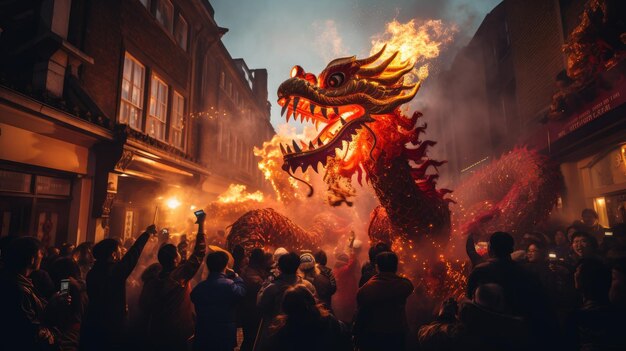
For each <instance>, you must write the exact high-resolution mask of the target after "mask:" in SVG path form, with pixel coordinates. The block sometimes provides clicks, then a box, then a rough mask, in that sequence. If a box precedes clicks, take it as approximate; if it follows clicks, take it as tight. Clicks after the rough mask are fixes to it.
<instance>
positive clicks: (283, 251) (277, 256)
mask: <svg viewBox="0 0 626 351" xmlns="http://www.w3.org/2000/svg"><path fill="white" fill-rule="evenodd" d="M288 253H289V251H287V249H285V248H284V247H279V248H277V249H276V250H275V251H274V257H273V258H274V263H278V259H280V257H281V256H282V255H286V254H288Z"/></svg>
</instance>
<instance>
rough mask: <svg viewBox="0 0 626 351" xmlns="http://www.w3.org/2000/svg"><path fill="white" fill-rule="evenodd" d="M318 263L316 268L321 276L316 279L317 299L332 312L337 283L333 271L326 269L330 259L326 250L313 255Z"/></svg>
mask: <svg viewBox="0 0 626 351" xmlns="http://www.w3.org/2000/svg"><path fill="white" fill-rule="evenodd" d="M313 256H314V258H315V262H316V267H317V269H318V270H319V274H318V275H317V276H316V277H315V279H316V280H317V282H314V283H313V285H314V286H315V290H316V291H317V297H318V299H319V300H320V302H321V303H323V304H324V307H325V308H326V309H327V310H330V311H332V308H331V307H332V304H331V301H332V297H333V294H335V292H336V291H337V281H336V280H335V275H334V274H333V270H332V269H330V268H328V267H326V263H327V262H328V258H327V257H326V252H324V250H319V251H318V252H316V253H315V255H313Z"/></svg>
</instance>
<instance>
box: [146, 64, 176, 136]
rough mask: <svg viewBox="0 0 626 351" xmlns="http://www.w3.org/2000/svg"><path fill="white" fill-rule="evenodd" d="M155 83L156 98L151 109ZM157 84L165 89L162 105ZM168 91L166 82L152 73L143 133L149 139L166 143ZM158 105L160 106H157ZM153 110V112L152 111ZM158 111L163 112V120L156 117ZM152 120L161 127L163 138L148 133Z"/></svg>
mask: <svg viewBox="0 0 626 351" xmlns="http://www.w3.org/2000/svg"><path fill="white" fill-rule="evenodd" d="M155 82H156V83H157V85H156V89H157V90H156V94H157V97H156V99H155V102H154V107H153V103H152V101H153V100H152V99H153V98H154V95H153V93H154V88H155ZM158 84H160V85H161V86H163V87H164V88H165V93H164V94H163V97H164V98H165V102H164V103H163V102H161V101H160V100H159V95H160V94H159V90H158V88H159V85H158ZM169 91H170V89H169V85H168V84H167V82H165V80H163V79H162V78H161V77H159V76H158V75H157V74H156V73H154V72H153V73H152V75H151V77H150V97H149V98H150V102H149V107H148V111H147V114H146V127H145V130H144V132H145V133H146V135H148V136H150V137H152V138H154V139H156V140H159V141H162V142H167V138H168V135H167V117H168V113H169V111H168V108H169V101H168V100H169ZM159 104H160V106H159ZM159 107H161V108H160V109H159ZM153 109H154V111H153ZM159 111H162V112H163V115H164V116H163V119H160V118H159V116H158V115H157V112H159ZM153 112H154V113H153ZM152 120H156V122H157V123H160V124H161V125H162V131H163V137H162V138H159V137H158V136H157V135H153V134H152V133H151V132H150V131H148V128H150V122H151V121H152Z"/></svg>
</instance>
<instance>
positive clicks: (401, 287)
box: [355, 272, 413, 335]
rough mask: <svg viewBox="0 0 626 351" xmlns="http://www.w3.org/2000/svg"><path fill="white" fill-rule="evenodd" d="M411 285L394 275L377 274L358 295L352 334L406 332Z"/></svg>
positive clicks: (406, 280)
mask: <svg viewBox="0 0 626 351" xmlns="http://www.w3.org/2000/svg"><path fill="white" fill-rule="evenodd" d="M412 292H413V284H412V283H411V282H410V281H409V280H408V279H406V278H403V277H400V276H398V275H397V274H395V273H386V272H383V273H378V274H376V275H375V276H373V277H372V278H371V279H370V280H369V281H368V282H367V283H365V285H363V286H362V287H361V288H360V289H359V291H358V293H357V304H358V313H357V320H356V322H355V329H356V330H355V333H358V334H361V335H363V334H367V333H402V332H406V330H407V328H408V325H407V320H406V310H405V306H406V299H407V298H408V297H409V295H411V293H412Z"/></svg>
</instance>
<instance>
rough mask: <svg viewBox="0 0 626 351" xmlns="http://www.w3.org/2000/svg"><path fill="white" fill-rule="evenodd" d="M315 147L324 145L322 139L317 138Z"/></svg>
mask: <svg viewBox="0 0 626 351" xmlns="http://www.w3.org/2000/svg"><path fill="white" fill-rule="evenodd" d="M317 146H324V143H322V139H320V138H317Z"/></svg>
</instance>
